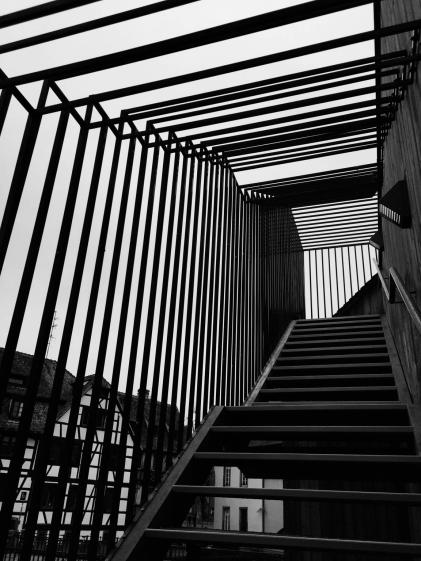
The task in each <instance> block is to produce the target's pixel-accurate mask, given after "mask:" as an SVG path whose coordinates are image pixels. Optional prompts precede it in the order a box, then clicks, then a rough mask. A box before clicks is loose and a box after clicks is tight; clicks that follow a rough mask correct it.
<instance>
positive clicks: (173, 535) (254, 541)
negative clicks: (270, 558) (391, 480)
mask: <svg viewBox="0 0 421 561" xmlns="http://www.w3.org/2000/svg"><path fill="white" fill-rule="evenodd" d="M144 535H145V537H146V538H147V539H150V540H159V541H160V540H166V541H168V542H169V543H171V542H173V541H181V542H194V543H197V544H200V543H202V544H214V545H219V544H227V545H230V546H232V545H237V546H250V547H254V546H255V547H270V548H273V547H274V548H282V549H284V548H288V549H289V548H291V549H300V550H317V551H346V552H363V553H376V554H388V555H390V554H397V555H419V554H421V544H416V543H404V542H402V543H400V542H380V541H368V540H349V539H344V540H343V539H337V538H310V537H305V536H287V535H279V534H263V533H254V532H228V531H223V530H204V529H200V530H197V529H191V528H148V529H147V530H145V533H144Z"/></svg>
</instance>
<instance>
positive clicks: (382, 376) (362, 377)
mask: <svg viewBox="0 0 421 561" xmlns="http://www.w3.org/2000/svg"><path fill="white" fill-rule="evenodd" d="M366 378H373V379H379V380H381V379H385V378H387V379H394V376H393V374H392V373H391V372H389V373H386V374H378V373H374V374H312V375H310V376H268V378H267V381H273V382H276V381H278V380H279V381H280V382H281V381H286V382H293V381H294V380H297V381H298V380H365V379H366Z"/></svg>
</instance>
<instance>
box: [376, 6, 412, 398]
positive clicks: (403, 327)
mask: <svg viewBox="0 0 421 561" xmlns="http://www.w3.org/2000/svg"><path fill="white" fill-rule="evenodd" d="M381 18H382V25H383V26H389V25H394V24H397V23H402V22H404V21H410V20H414V19H417V18H421V1H420V0H405V1H402V0H383V2H382V3H381ZM410 39H411V37H410V34H409V33H405V34H401V35H399V36H394V37H390V38H386V39H384V40H383V41H382V51H383V53H384V52H390V51H392V50H396V49H402V48H403V49H408V50H409V49H410V48H411V41H410ZM404 178H406V181H407V184H408V191H409V200H410V205H411V211H412V226H411V227H410V228H408V229H401V228H399V227H397V226H395V225H394V224H392V223H391V222H388V221H387V220H385V219H383V220H382V227H383V236H384V245H385V250H384V255H383V268H384V269H385V270H387V269H388V268H389V267H390V266H393V267H395V268H396V270H397V271H398V272H399V273H400V275H401V277H402V279H403V280H404V283H405V286H406V287H407V288H408V289H409V290H411V291H414V294H413V295H414V296H415V298H416V300H417V302H418V305H419V306H420V307H421V74H420V73H418V75H417V76H416V79H415V83H414V84H412V85H410V86H409V88H408V91H407V93H406V96H405V99H404V100H403V101H402V103H401V105H400V107H399V110H398V113H397V116H396V120H395V122H394V123H393V124H392V127H391V130H390V132H389V135H388V137H387V139H386V143H385V150H384V185H383V194H384V193H387V192H388V191H389V190H390V189H391V187H393V185H395V184H396V183H397V182H398V181H400V180H401V179H404ZM385 310H386V315H387V319H388V320H389V323H390V326H391V330H392V334H393V337H394V339H395V343H396V346H397V349H398V353H399V355H400V359H401V362H402V365H403V368H404V369H405V371H406V373H407V378H408V380H409V383H410V386H411V393H412V394H413V396H414V397H415V399H416V401H417V402H419V401H420V399H421V338H420V336H419V335H418V334H417V332H416V331H415V329H414V326H413V323H412V320H411V319H410V317H409V315H408V313H407V311H406V308H405V306H404V305H403V304H393V305H390V304H385Z"/></svg>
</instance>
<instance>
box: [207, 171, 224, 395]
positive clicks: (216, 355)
mask: <svg viewBox="0 0 421 561" xmlns="http://www.w3.org/2000/svg"><path fill="white" fill-rule="evenodd" d="M216 165H217V168H216V174H215V197H216V203H217V207H216V216H215V230H214V239H215V251H214V255H213V279H214V281H213V291H212V323H211V337H210V341H211V350H210V357H209V372H208V376H210V378H211V381H212V382H211V384H212V385H211V388H212V394H213V393H214V392H215V389H214V388H215V383H214V379H215V377H216V376H218V375H219V373H218V371H217V369H218V362H219V360H220V355H221V351H222V349H221V347H220V344H219V333H220V329H221V328H222V326H221V320H220V318H219V304H220V300H221V298H222V286H221V284H222V277H221V258H222V255H223V246H224V245H225V240H224V239H223V235H222V232H223V226H224V224H223V219H224V214H223V212H224V204H225V200H226V195H225V189H224V184H225V168H224V167H223V164H222V162H221V161H218V163H217V164H216Z"/></svg>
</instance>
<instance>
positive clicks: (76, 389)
mask: <svg viewBox="0 0 421 561" xmlns="http://www.w3.org/2000/svg"><path fill="white" fill-rule="evenodd" d="M120 130H121V129H120ZM134 147H135V139H134V138H133V139H131V141H130V146H129V152H128V157H127V167H126V173H125V178H124V182H123V190H122V194H121V204H120V212H119V218H118V223H117V231H116V238H115V243H114V251H113V258H112V264H111V273H110V280H109V286H108V290H107V302H108V305H107V302H106V307H105V312H104V321H103V326H104V328H106V327H107V325H108V324H109V321H107V315H108V319H109V317H110V312H109V309H110V307H111V306H112V302H113V288H112V287H113V281H114V283H115V277H116V274H117V268H118V262H119V256H120V248H121V240H122V236H123V229H124V223H125V216H126V209H127V200H128V192H129V185H130V177H131V170H132V165H133V155H134ZM119 154H120V145H119V142H117V144H116V146H115V149H114V155H113V168H112V173H111V175H110V182H109V189H110V191H111V192H112V191H113V190H114V188H115V181H116V174H117V166H118V160H119ZM108 211H109V209H108V208H107V213H108ZM103 226H104V228H105V227H106V224H105V223H104V224H103ZM101 234H102V235H101ZM101 234H100V239H101V247H102V248H104V247H105V242H106V232H105V231H104V230H102V231H101ZM101 254H102V251H100V246H98V256H100V255H101ZM102 264H103V256H102V257H99V259H98V260H97V262H96V266H95V271H94V277H93V282H92V287H91V296H90V301H89V304H88V312H87V316H86V320H85V327H84V332H83V339H82V347H81V350H80V355H79V361H78V368H77V374H76V380H75V383H74V385H73V397H72V405H71V408H70V412H69V420H68V423H67V429H66V447H65V453H64V458H63V461H62V463H61V465H60V469H59V473H58V489H57V496H56V500H55V503H54V508H53V516H52V524H51V531H50V536H49V542H48V546H47V553H46V561H53V560H54V559H55V552H56V547H57V540H58V537H59V529H60V524H61V516H62V510H63V504H64V497H65V492H66V483H67V482H68V480H69V473H70V454H71V447H72V443H73V441H74V438H75V434H76V430H77V420H78V416H79V411H80V401H81V397H82V392H83V388H84V377H85V371H86V364H87V357H88V351H89V346H90V339H91V335H92V327H93V318H94V316H95V310H96V294H97V290H96V289H97V287H98V286H99V283H100V281H101V273H102ZM66 321H67V322H69V323H71V322H72V316H71V315H70V314H68V315H67V317H66ZM67 349H68V344H67V341H66V340H64V339H63V340H62V343H61V346H60V351H59V358H58V361H57V364H58V365H59V366H60V369H64V368H65V365H66V360H67ZM90 405H91V407H95V403H94V402H93V400H91V404H90ZM96 413H97V411H96V408H95V409H93V410H91V413H90V415H91V417H92V419H93V421H95V418H96ZM88 422H89V421H88ZM83 484H84V482H82V485H83ZM79 491H80V493H79V501H80V504H81V505H82V508H83V506H84V505H83V502H84V490H83V488H82V489H79ZM82 493H83V498H82ZM82 501H83V502H82ZM79 508H80V506H79ZM73 541H78V538H74V537H73Z"/></svg>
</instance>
